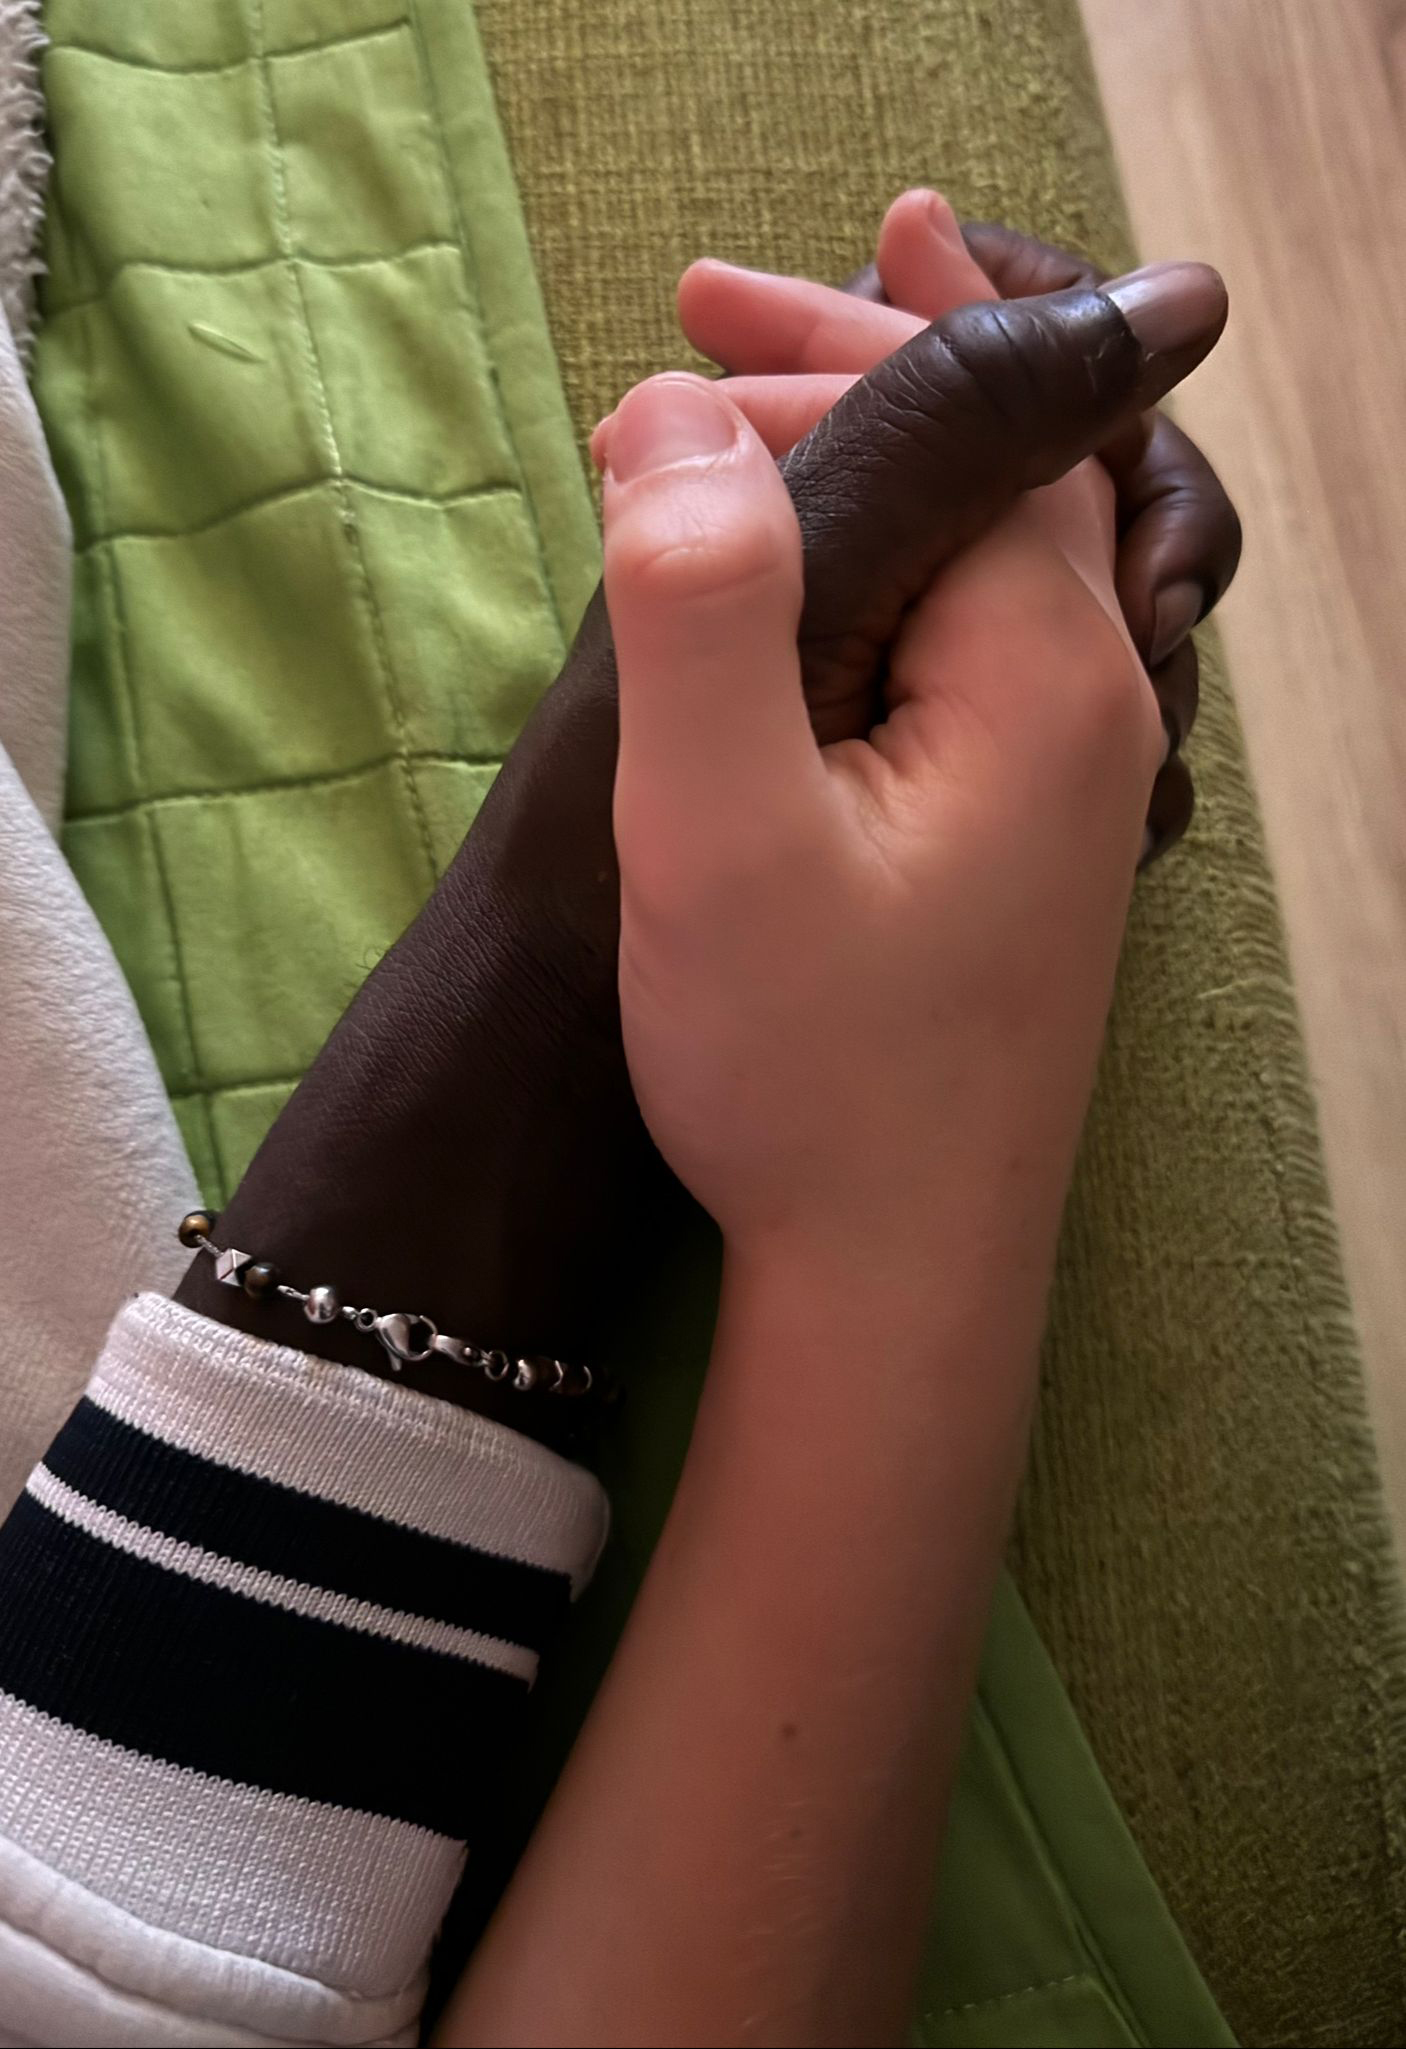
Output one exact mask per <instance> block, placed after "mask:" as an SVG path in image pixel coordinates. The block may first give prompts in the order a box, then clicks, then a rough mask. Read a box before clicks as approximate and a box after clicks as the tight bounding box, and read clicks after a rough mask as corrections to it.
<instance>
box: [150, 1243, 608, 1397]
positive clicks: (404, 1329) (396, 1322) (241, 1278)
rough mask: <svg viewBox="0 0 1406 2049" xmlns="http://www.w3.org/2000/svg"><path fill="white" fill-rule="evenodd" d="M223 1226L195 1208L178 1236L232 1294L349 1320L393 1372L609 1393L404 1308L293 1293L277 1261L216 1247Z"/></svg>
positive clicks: (333, 1294) (532, 1356) (560, 1364)
mask: <svg viewBox="0 0 1406 2049" xmlns="http://www.w3.org/2000/svg"><path fill="white" fill-rule="evenodd" d="M217 1221H218V1220H217V1218H216V1217H215V1216H213V1215H212V1213H211V1212H210V1211H209V1210H203V1209H193V1210H192V1211H191V1212H190V1214H189V1216H186V1217H183V1218H182V1219H181V1224H180V1228H179V1230H178V1231H177V1233H176V1236H177V1237H178V1238H179V1239H180V1241H181V1243H182V1245H187V1246H189V1247H190V1249H191V1250H192V1251H194V1252H205V1253H208V1254H209V1256H210V1258H211V1259H213V1260H214V1262H215V1279H216V1280H217V1281H220V1282H222V1283H223V1284H224V1286H225V1287H227V1288H239V1289H241V1290H242V1291H243V1293H244V1294H246V1295H248V1296H249V1297H250V1299H251V1300H252V1301H255V1302H262V1301H267V1300H268V1299H269V1298H271V1297H272V1296H274V1295H282V1296H283V1297H284V1299H285V1301H288V1302H296V1303H297V1304H298V1306H299V1307H300V1308H301V1310H302V1312H303V1314H304V1316H305V1317H306V1318H307V1320H308V1322H309V1323H336V1322H338V1321H339V1320H343V1321H345V1322H347V1323H349V1324H351V1326H352V1327H353V1329H354V1330H359V1331H362V1332H364V1333H365V1335H366V1336H367V1337H373V1338H377V1339H379V1341H380V1343H381V1345H382V1346H383V1348H384V1350H385V1353H386V1356H387V1358H388V1359H389V1360H390V1367H391V1371H392V1373H399V1372H400V1371H401V1369H402V1368H403V1367H405V1366H418V1365H420V1364H422V1363H423V1361H424V1360H426V1359H431V1358H436V1357H438V1358H441V1359H450V1360H452V1361H453V1363H454V1364H455V1365H456V1366H467V1367H469V1368H471V1369H472V1370H473V1371H474V1372H477V1373H481V1374H482V1375H483V1377H484V1379H485V1380H491V1381H493V1382H494V1383H495V1385H497V1384H506V1385H507V1386H509V1387H513V1388H516V1389H517V1390H518V1391H519V1392H520V1393H522V1394H534V1393H536V1394H556V1395H564V1396H567V1397H568V1398H571V1399H579V1398H580V1397H582V1396H584V1395H589V1394H595V1395H596V1396H597V1397H602V1396H604V1394H605V1393H606V1388H605V1385H604V1383H603V1382H602V1381H601V1379H600V1377H599V1376H598V1375H597V1374H595V1373H593V1372H592V1371H591V1369H590V1367H589V1366H568V1365H567V1364H566V1363H565V1362H564V1361H563V1360H561V1359H549V1358H547V1357H545V1356H544V1355H543V1354H541V1353H536V1352H532V1353H528V1354H527V1356H526V1357H524V1358H521V1359H513V1358H510V1357H509V1355H508V1354H507V1353H506V1352H499V1351H491V1352H486V1351H484V1349H483V1348H482V1346H480V1345H472V1344H470V1343H469V1341H468V1340H467V1338H454V1337H450V1336H448V1334H447V1333H446V1332H444V1331H441V1330H440V1329H439V1328H438V1326H437V1325H435V1324H434V1323H432V1322H431V1321H430V1319H429V1317H428V1316H412V1315H407V1313H406V1312H405V1311H404V1310H403V1309H392V1310H391V1311H390V1312H389V1313H388V1314H387V1315H384V1316H383V1315H380V1314H379V1313H378V1312H377V1311H376V1310H374V1309H353V1308H352V1307H351V1305H350V1304H349V1303H345V1302H343V1300H342V1298H341V1296H340V1294H339V1293H338V1292H337V1290H336V1289H335V1288H333V1287H330V1286H329V1285H328V1284H327V1283H326V1282H325V1281H320V1282H319V1283H318V1284H317V1285H316V1286H315V1287H312V1288H309V1289H307V1291H306V1292H304V1290H303V1289H302V1288H294V1287H291V1286H290V1285H289V1283H288V1282H287V1281H285V1280H284V1278H283V1276H282V1275H281V1274H280V1272H279V1271H278V1268H277V1267H276V1266H274V1265H273V1264H272V1262H271V1261H269V1260H267V1259H257V1258H256V1257H255V1256H254V1254H253V1253H251V1252H238V1251H236V1250H235V1248H234V1247H233V1246H232V1245H217V1244H216V1243H215V1240H214V1237H213V1235H212V1234H213V1232H214V1230H215V1225H216V1223H217Z"/></svg>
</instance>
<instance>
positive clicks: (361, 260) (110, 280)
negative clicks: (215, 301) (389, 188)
mask: <svg viewBox="0 0 1406 2049" xmlns="http://www.w3.org/2000/svg"><path fill="white" fill-rule="evenodd" d="M64 47H67V46H66V45H65V46H64ZM458 247H459V244H458V243H457V242H454V241H451V240H450V239H449V237H448V236H447V235H426V236H425V237H424V238H423V239H422V240H421V241H418V242H406V243H403V244H402V246H401V247H400V248H399V249H391V250H381V251H380V252H379V253H376V254H368V255H365V256H315V255H314V254H313V253H312V251H311V250H308V249H294V250H293V251H292V254H293V256H294V258H295V260H296V261H297V262H299V263H303V264H307V265H308V266H309V267H310V268H311V269H313V270H327V271H334V272H337V271H343V270H371V269H374V268H375V267H376V266H377V265H378V264H382V265H384V264H392V263H401V262H403V261H404V259H405V258H406V257H407V256H425V255H428V254H430V253H431V252H432V251H434V250H436V249H443V250H454V251H456V252H457V250H458ZM287 260H288V259H287V257H286V256H284V254H283V252H282V251H281V250H275V251H274V253H273V254H272V255H271V256H247V257H245V258H244V259H243V261H242V262H239V263H166V262H163V261H162V259H161V258H160V257H159V256H128V257H125V258H124V259H123V261H122V262H121V263H115V264H114V265H113V267H112V269H111V270H110V271H108V272H107V273H106V274H105V276H104V277H102V278H101V279H100V281H99V283H98V287H97V289H96V291H93V292H89V293H88V294H87V295H86V296H85V297H83V298H81V299H65V300H63V301H62V302H61V303H59V304H56V305H46V306H45V309H44V324H45V325H46V326H47V327H52V326H53V324H54V322H55V321H56V320H64V319H66V318H67V317H68V315H69V314H70V313H81V312H82V311H83V308H84V307H85V306H96V305H97V304H98V302H99V301H100V300H102V299H105V298H106V297H107V295H108V293H109V292H110V291H111V290H112V288H113V286H114V285H115V284H117V283H118V281H119V280H120V279H122V278H124V277H126V276H127V274H128V272H129V271H133V270H145V271H150V272H152V274H153V275H154V276H157V277H190V278H205V277H250V276H252V275H253V273H254V272H255V271H260V270H273V269H274V268H275V267H276V266H277V265H278V264H280V263H286V262H287Z"/></svg>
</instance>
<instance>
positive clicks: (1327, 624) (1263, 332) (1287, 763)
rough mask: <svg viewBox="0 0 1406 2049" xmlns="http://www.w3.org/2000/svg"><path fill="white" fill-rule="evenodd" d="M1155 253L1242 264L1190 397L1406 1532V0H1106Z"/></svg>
mask: <svg viewBox="0 0 1406 2049" xmlns="http://www.w3.org/2000/svg"><path fill="white" fill-rule="evenodd" d="M1083 6H1084V13H1085V18H1086V21H1087V24H1088V29H1089V35H1090V41H1091V44H1092V48H1093V52H1094V60H1095V63H1096V66H1097V68H1098V72H1099V76H1100V80H1101V83H1102V86H1103V91H1104V97H1105V100H1106V102H1107V106H1108V113H1109V119H1110V122H1111V125H1112V129H1113V134H1114V140H1115V143H1116V145H1117V148H1118V152H1119V156H1120V159H1121V162H1122V166H1123V172H1124V178H1125V182H1126V186H1127V191H1128V198H1129V203H1130V206H1131V210H1132V215H1133V221H1134V225H1135V227H1136V229H1137V232H1138V235H1139V238H1140V241H1141V244H1142V249H1143V254H1144V256H1145V257H1147V258H1149V259H1150V258H1153V257H1165V256H1199V257H1205V258H1207V259H1208V260H1209V261H1211V262H1213V263H1215V264H1217V265H1218V266H1219V267H1220V268H1221V269H1222V270H1223V271H1224V273H1225V276H1226V278H1227V280H1228V281H1229V285H1230V296H1231V306H1232V317H1231V325H1230V329H1229V331H1228V333H1227V336H1226V339H1225V342H1224V343H1223V345H1222V348H1221V350H1220V351H1219V352H1218V353H1217V355H1216V357H1215V358H1214V359H1213V360H1212V362H1211V363H1210V364H1209V365H1208V366H1207V367H1206V368H1205V369H1204V370H1203V371H1201V372H1200V373H1199V375H1198V376H1197V378H1196V379H1195V380H1193V383H1192V385H1191V387H1190V388H1189V390H1188V391H1187V393H1186V396H1185V399H1184V401H1183V402H1182V404H1181V407H1180V413H1181V417H1182V419H1183V421H1184V422H1185V423H1186V424H1187V425H1188V426H1189V427H1190V428H1191V430H1192V431H1193V432H1194V433H1196V434H1198V436H1199V437H1200V438H1201V439H1202V440H1203V441H1204V442H1205V444H1206V446H1207V447H1208V449H1209V450H1210V451H1211V452H1212V454H1213V456H1214V457H1215V459H1216V460H1217V462H1218V464H1219V467H1220V469H1221V471H1222V474H1223V475H1224V476H1225V478H1226V480H1227V482H1228V484H1229V486H1230V488H1231V491H1232V494H1233V495H1234V497H1235V498H1236V500H1237V502H1238V504H1239V506H1240V509H1241V512H1242V514H1243V516H1244V520H1245V527H1246V534H1247V547H1246V555H1245V562H1244V567H1243V569H1242V571H1241V574H1240V578H1239V581H1238V583H1237V585H1236V587H1235V589H1234V591H1233V592H1232V594H1231V596H1230V598H1228V599H1227V601H1226V604H1225V606H1224V608H1223V612H1222V614H1221V616H1222V619H1223V623H1224V634H1225V639H1226V642H1227V646H1228V651H1229V655H1230V659H1231V666H1232V670H1233V673H1234V677H1235V684H1236V690H1237V694H1238V697H1239V701H1240V705H1241V710H1242V714H1243V718H1244V722H1245V727H1246V733H1247V738H1248V742H1249V747H1250V752H1251V758H1252V761H1253V765H1254V769H1255V774H1256V780H1257V783H1258V786H1259V790H1260V795H1261V800H1262V803H1263V808H1264V814H1265V822H1266V827H1267V830H1268V834H1269V841H1270V849H1271V853H1272V855H1273V858H1274V862H1275V865H1276V869H1277V871H1278V875H1279V879H1280V885H1281V889H1282V894H1283V902H1284V911H1285V917H1286V921H1287V924H1288V928H1289V940H1290V946H1291V950H1292V953H1293V956H1294V964H1295V970H1296V974H1297V979H1298V984H1299V990H1300V996H1301V1001H1302V1005H1303V1011H1304V1022H1305V1027H1306V1031H1307V1036H1308V1042H1309V1054H1310V1059H1311V1061H1312V1063H1313V1068H1314V1073H1315V1077H1316V1081H1317V1085H1318V1090H1319V1098H1320V1103H1321V1107H1322V1118H1323V1132H1324V1139H1325V1143H1326V1147H1327V1152H1328V1164H1329V1172H1330V1175H1331V1178H1332V1181H1333V1186H1334V1191H1335V1195H1336V1199H1337V1204H1338V1210H1339V1216H1340V1220H1341V1224H1342V1229H1343V1235H1344V1240H1345V1250H1346V1256H1347V1264H1348V1272H1349V1278H1350V1281H1351V1284H1352V1288H1353V1294H1354V1299H1355V1302H1356V1306H1357V1313H1358V1321H1359V1325H1360V1327H1361V1331H1362V1335H1363V1341H1364V1346H1365V1350H1366V1354H1367V1360H1368V1368H1369V1377H1370V1381H1371V1390H1372V1396H1373V1401H1374V1405H1375V1410H1376V1415H1377V1421H1378V1429H1379V1434H1380V1437H1381V1442H1382V1453H1383V1465H1384V1469H1385V1472H1386V1477H1387V1485H1388V1491H1389V1494H1390V1496H1391V1505H1392V1511H1393V1516H1394V1519H1395V1523H1396V1528H1397V1534H1398V1538H1399V1539H1400V1540H1401V1542H1402V1544H1403V1550H1406V659H1404V658H1403V641H1404V640H1406V0H1083Z"/></svg>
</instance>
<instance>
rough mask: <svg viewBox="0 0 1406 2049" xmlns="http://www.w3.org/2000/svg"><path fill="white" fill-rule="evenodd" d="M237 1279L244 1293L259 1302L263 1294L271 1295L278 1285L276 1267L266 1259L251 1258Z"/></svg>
mask: <svg viewBox="0 0 1406 2049" xmlns="http://www.w3.org/2000/svg"><path fill="white" fill-rule="evenodd" d="M239 1280H240V1285H241V1286H242V1288H243V1289H244V1292H245V1294H246V1295H249V1296H251V1297H252V1298H253V1300H254V1301H256V1302H259V1301H262V1300H263V1298H264V1296H265V1295H271V1294H272V1293H273V1291H274V1289H275V1288H276V1287H277V1286H278V1280H279V1274H278V1268H277V1267H276V1266H274V1265H273V1263H272V1261H270V1260H267V1259H255V1260H251V1262H250V1263H249V1265H248V1266H246V1267H245V1269H244V1271H243V1273H242V1274H241V1275H240V1276H239Z"/></svg>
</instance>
